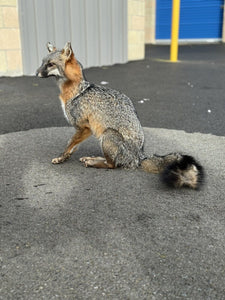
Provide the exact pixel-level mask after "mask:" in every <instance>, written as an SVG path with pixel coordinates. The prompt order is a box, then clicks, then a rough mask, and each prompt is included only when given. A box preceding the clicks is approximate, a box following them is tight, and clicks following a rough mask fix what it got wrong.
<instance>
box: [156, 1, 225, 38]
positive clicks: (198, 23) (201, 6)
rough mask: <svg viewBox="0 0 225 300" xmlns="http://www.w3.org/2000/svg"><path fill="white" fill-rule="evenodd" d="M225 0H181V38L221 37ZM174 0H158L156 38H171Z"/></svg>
mask: <svg viewBox="0 0 225 300" xmlns="http://www.w3.org/2000/svg"><path fill="white" fill-rule="evenodd" d="M223 3H224V1H223V0H207V1H206V0H181V7H180V33H179V38H180V39H195V38H196V39H201V38H221V37H222V23H223ZM171 15H172V0H157V1H156V39H170V36H171Z"/></svg>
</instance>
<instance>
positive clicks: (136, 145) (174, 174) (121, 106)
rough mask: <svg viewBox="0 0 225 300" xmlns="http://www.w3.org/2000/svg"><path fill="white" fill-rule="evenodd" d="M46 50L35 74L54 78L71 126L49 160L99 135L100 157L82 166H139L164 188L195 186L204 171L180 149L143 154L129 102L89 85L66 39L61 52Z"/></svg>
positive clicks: (141, 137)
mask: <svg viewBox="0 0 225 300" xmlns="http://www.w3.org/2000/svg"><path fill="white" fill-rule="evenodd" d="M47 48H48V51H49V54H48V55H47V56H46V57H45V58H44V59H43V61H42V65H41V66H40V68H38V70H37V73H36V75H37V76H38V77H49V76H55V77H56V79H57V83H58V86H59V89H60V96H59V98H60V100H61V104H62V109H63V111H64V114H65V117H66V118H67V120H68V122H69V123H70V124H71V125H72V126H74V127H75V129H76V133H75V134H74V136H73V137H72V138H71V140H70V142H69V143H68V145H67V147H66V149H65V150H64V152H63V153H62V154H61V155H60V156H59V157H57V158H54V159H53V160H52V163H53V164H58V163H62V162H64V161H65V160H67V159H68V158H69V157H70V156H71V155H72V153H73V152H74V151H76V150H77V147H78V144H80V143H81V142H82V141H84V140H85V139H87V138H88V137H89V136H91V135H94V136H95V137H96V138H97V139H99V142H100V145H101V148H102V152H103V154H104V157H82V158H80V161H81V162H83V163H84V165H85V166H86V167H95V168H110V169H113V168H117V167H122V168H128V169H135V168H141V169H143V170H145V171H147V172H151V173H161V178H162V180H163V181H164V182H165V183H166V184H167V185H169V186H172V187H182V186H188V187H191V188H194V189H197V188H199V186H200V185H201V183H202V182H203V178H204V171H203V167H202V166H201V165H200V164H199V163H198V162H196V160H195V159H194V158H193V157H191V156H188V155H182V154H180V153H171V154H168V155H165V156H158V155H153V156H147V155H146V154H145V153H144V149H143V147H144V133H143V129H142V127H141V124H140V121H139V119H138V117H137V114H136V111H135V108H134V106H133V103H132V101H131V100H130V99H129V98H128V97H127V96H126V95H124V94H123V93H121V92H118V91H116V90H113V89H110V88H106V87H103V86H98V85H95V84H91V83H89V82H88V81H87V80H86V79H85V76H84V74H83V68H82V65H81V64H80V63H79V62H78V60H77V59H76V58H75V56H74V53H73V50H72V48H71V44H70V43H69V42H68V43H66V45H65V47H64V48H63V49H62V50H57V49H56V48H55V47H53V46H52V45H51V44H50V43H48V44H47Z"/></svg>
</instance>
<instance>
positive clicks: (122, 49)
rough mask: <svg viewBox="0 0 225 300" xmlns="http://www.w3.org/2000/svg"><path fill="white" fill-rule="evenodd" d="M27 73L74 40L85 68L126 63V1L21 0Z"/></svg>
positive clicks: (23, 50) (21, 19)
mask: <svg viewBox="0 0 225 300" xmlns="http://www.w3.org/2000/svg"><path fill="white" fill-rule="evenodd" d="M18 5H19V15H20V30H21V40H22V54H23V69H24V74H26V75H30V74H34V72H35V70H36V68H37V67H38V66H39V64H40V62H41V59H42V57H43V56H44V55H46V54H47V50H46V47H45V45H46V43H47V42H48V41H50V42H52V43H53V44H55V45H56V46H57V47H63V46H64V44H65V43H66V42H67V41H71V42H72V47H73V50H74V52H75V55H76V57H77V58H78V59H79V60H80V61H81V63H82V64H83V66H84V67H90V66H100V65H110V64H114V63H124V62H127V0H107V1H105V0H47V1H46V0H18Z"/></svg>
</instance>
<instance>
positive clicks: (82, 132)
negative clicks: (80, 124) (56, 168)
mask: <svg viewBox="0 0 225 300" xmlns="http://www.w3.org/2000/svg"><path fill="white" fill-rule="evenodd" d="M91 134H92V133H91V130H90V129H89V128H82V129H79V130H77V132H76V133H75V134H74V136H73V137H72V138H71V140H70V141H69V143H68V145H67V147H66V149H65V150H64V152H63V153H62V154H61V155H60V156H59V157H56V158H53V159H52V163H53V164H60V163H63V162H64V161H65V160H67V159H69V158H70V156H71V155H72V154H73V152H75V151H76V150H77V146H78V144H80V143H81V142H83V141H84V140H85V139H87V138H88V137H89V136H90V135H91Z"/></svg>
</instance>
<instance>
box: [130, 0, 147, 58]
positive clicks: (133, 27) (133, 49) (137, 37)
mask: <svg viewBox="0 0 225 300" xmlns="http://www.w3.org/2000/svg"><path fill="white" fill-rule="evenodd" d="M144 56H145V1H144V0H128V60H137V59H143V58H144Z"/></svg>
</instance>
